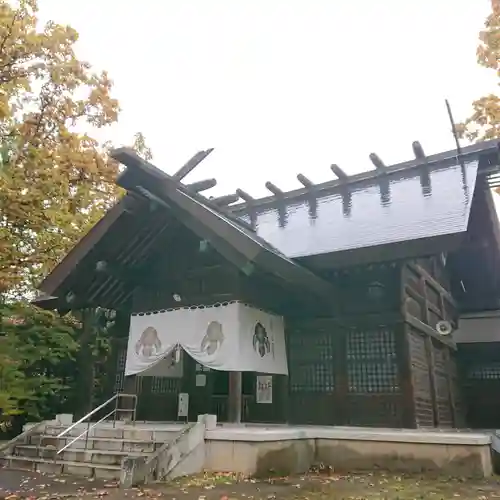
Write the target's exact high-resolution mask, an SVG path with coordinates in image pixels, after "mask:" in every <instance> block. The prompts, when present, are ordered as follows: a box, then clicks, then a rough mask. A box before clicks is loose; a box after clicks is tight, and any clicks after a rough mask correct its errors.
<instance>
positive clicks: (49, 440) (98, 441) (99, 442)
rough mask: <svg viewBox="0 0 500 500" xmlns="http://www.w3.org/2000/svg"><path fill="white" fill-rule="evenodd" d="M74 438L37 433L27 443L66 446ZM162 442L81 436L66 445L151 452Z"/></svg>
mask: <svg viewBox="0 0 500 500" xmlns="http://www.w3.org/2000/svg"><path fill="white" fill-rule="evenodd" d="M73 439H75V438H74V437H62V438H57V437H55V436H47V435H44V434H43V435H38V436H31V437H30V439H29V443H27V444H31V445H37V446H38V445H40V444H42V445H43V446H46V447H47V446H53V447H56V448H57V449H59V448H62V447H63V446H66V445H67V444H69V443H71V441H72V440H73ZM163 444H164V442H156V441H149V440H148V441H144V440H141V439H122V438H98V437H89V438H87V439H86V438H84V437H83V438H81V439H78V441H75V442H74V443H71V444H70V445H69V447H68V449H69V450H83V449H88V450H117V451H129V452H145V453H148V452H152V451H155V450H156V448H158V447H159V446H161V445H163Z"/></svg>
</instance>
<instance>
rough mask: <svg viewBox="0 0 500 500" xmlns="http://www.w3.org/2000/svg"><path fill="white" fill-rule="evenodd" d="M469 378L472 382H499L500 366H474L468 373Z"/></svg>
mask: <svg viewBox="0 0 500 500" xmlns="http://www.w3.org/2000/svg"><path fill="white" fill-rule="evenodd" d="M467 378H468V379H471V380H474V379H475V380H499V379H500V364H497V363H495V364H491V365H486V366H474V367H472V368H471V369H470V370H469V372H468V373H467Z"/></svg>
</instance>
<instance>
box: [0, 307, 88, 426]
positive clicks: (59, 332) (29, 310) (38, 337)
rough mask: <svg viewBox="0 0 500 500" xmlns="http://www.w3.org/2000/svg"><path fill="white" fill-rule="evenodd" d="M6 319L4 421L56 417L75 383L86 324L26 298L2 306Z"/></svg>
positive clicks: (0, 375) (0, 351)
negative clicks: (82, 332) (15, 417)
mask: <svg viewBox="0 0 500 500" xmlns="http://www.w3.org/2000/svg"><path fill="white" fill-rule="evenodd" d="M0 319H1V324H0V333H1V337H0V408H1V409H2V418H3V420H4V421H5V420H9V419H10V418H12V417H13V416H16V415H20V414H23V415H25V416H26V417H27V418H30V419H39V418H44V417H48V416H53V415H54V414H55V413H57V411H61V410H62V409H63V407H64V402H65V400H67V399H68V397H69V396H70V393H71V390H72V389H73V388H74V386H75V378H76V374H75V371H74V360H75V356H76V353H77V351H78V342H77V339H78V336H79V334H80V331H81V324H80V323H79V322H78V321H77V320H75V319H74V318H73V317H72V316H67V317H65V318H61V317H59V316H58V315H56V314H54V313H51V312H48V311H43V310H41V309H39V308H37V307H34V306H32V305H30V304H26V303H21V302H19V303H15V304H4V305H2V306H0ZM72 368H73V369H72Z"/></svg>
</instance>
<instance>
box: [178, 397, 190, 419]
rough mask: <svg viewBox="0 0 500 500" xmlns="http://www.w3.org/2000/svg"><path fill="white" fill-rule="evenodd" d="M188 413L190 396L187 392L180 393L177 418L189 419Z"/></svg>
mask: <svg viewBox="0 0 500 500" xmlns="http://www.w3.org/2000/svg"><path fill="white" fill-rule="evenodd" d="M188 411H189V394H188V393H187V392H180V393H179V405H178V409H177V416H178V417H184V418H188Z"/></svg>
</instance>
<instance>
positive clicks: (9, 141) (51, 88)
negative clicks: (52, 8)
mask: <svg viewBox="0 0 500 500" xmlns="http://www.w3.org/2000/svg"><path fill="white" fill-rule="evenodd" d="M37 12H38V7H37V0H20V1H18V2H16V3H14V2H13V1H5V0H0V158H1V167H0V168H1V170H2V175H1V176H0V293H2V292H5V291H11V290H13V289H15V288H16V287H19V286H27V287H28V288H32V287H33V286H34V285H35V284H36V282H37V280H38V279H39V278H40V276H42V275H43V274H45V273H46V272H47V270H48V269H50V268H52V267H53V266H54V264H55V263H56V262H57V261H58V260H60V259H61V258H62V256H63V255H64V254H65V253H66V252H67V251H68V250H69V249H70V248H71V247H72V246H73V245H74V244H75V243H76V241H77V240H78V239H79V238H80V237H81V236H82V234H83V233H84V232H85V231H86V230H87V229H88V228H89V227H90V226H91V225H93V224H94V223H95V222H96V220H97V219H99V218H100V217H101V216H102V214H103V211H104V210H106V209H107V208H109V207H110V205H112V204H113V203H114V202H115V201H116V198H117V195H118V190H117V188H116V186H115V184H114V179H115V176H116V174H117V166H116V164H114V163H113V162H111V161H108V158H107V154H106V147H105V146H103V145H101V144H100V143H99V142H98V141H97V140H96V139H95V138H93V137H92V136H91V135H90V133H89V131H91V130H92V129H97V128H101V127H104V126H107V125H110V124H112V123H114V122H115V121H116V119H117V114H118V111H119V108H118V102H117V101H116V100H115V99H113V98H112V97H111V88H112V82H111V81H110V79H109V77H108V75H107V74H106V73H105V72H102V73H96V72H94V71H93V70H92V67H91V65H90V64H89V63H87V62H84V61H81V60H79V59H78V58H77V57H76V55H75V52H74V45H75V42H76V41H77V39H78V33H77V32H76V31H75V30H74V29H72V28H70V27H69V26H61V25H58V24H55V23H53V22H49V23H48V24H47V25H45V26H44V27H42V28H40V27H39V26H38V19H37Z"/></svg>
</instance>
